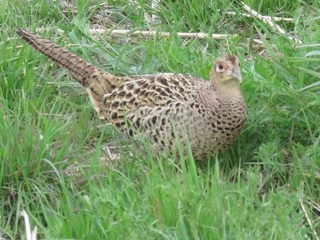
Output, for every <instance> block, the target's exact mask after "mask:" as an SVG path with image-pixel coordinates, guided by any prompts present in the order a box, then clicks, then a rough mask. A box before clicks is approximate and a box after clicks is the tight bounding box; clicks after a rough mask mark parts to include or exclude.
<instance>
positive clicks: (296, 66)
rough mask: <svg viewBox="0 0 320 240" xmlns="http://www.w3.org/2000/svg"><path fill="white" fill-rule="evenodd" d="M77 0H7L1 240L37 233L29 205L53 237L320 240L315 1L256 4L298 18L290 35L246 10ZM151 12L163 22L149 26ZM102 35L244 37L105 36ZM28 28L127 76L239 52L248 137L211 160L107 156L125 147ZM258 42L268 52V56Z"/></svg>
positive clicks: (198, 66)
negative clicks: (100, 31) (69, 1)
mask: <svg viewBox="0 0 320 240" xmlns="http://www.w3.org/2000/svg"><path fill="white" fill-rule="evenodd" d="M77 2H78V3H77V4H75V5H74V7H75V8H74V9H73V10H70V9H69V10H67V8H66V7H63V6H61V5H60V1H55V2H53V1H44V0H32V1H30V2H29V1H24V0H22V1H20V0H19V1H18V0H12V1H6V0H2V1H0V13H1V18H0V23H1V31H0V40H1V41H0V134H1V138H0V165H1V168H0V192H1V194H0V205H1V208H0V238H1V236H2V237H5V236H6V237H7V238H8V239H19V238H20V237H21V238H22V239H24V238H25V235H26V230H25V227H24V221H23V218H22V217H21V216H20V215H19V212H20V211H22V210H23V209H25V210H26V212H27V213H28V215H29V217H30V221H31V226H32V227H34V226H37V227H38V238H41V239H319V237H320V234H319V232H320V220H319V217H320V186H319V183H320V143H319V141H320V134H319V133H320V74H319V62H320V52H319V50H318V49H319V46H320V45H319V39H320V19H319V17H318V16H319V14H320V6H319V5H318V4H317V1H310V2H308V1H298V0H294V1H291V3H290V4H289V3H287V4H285V5H284V4H283V1H271V0H267V1H253V0H247V1H245V2H246V3H247V4H248V5H249V6H250V7H252V8H254V9H255V10H257V11H259V12H260V13H261V14H265V15H270V16H277V17H281V16H283V17H292V18H293V22H277V23H278V24H279V25H281V26H282V27H283V28H284V29H285V31H286V33H287V34H279V33H278V32H275V31H274V30H272V29H271V27H270V26H269V25H267V24H264V23H263V22H262V21H260V20H258V19H255V18H247V17H244V16H241V15H239V13H244V12H245V11H244V10H243V7H242V5H241V4H240V3H238V2H237V1H225V0H224V1H223V0H216V1H210V0H203V1H201V4H199V1H198V0H190V1H182V0H180V1H175V2H173V1H165V0H163V1H162V4H161V6H160V9H159V10H152V9H151V8H150V7H149V6H150V1H137V2H140V4H132V3H130V4H129V3H128V2H129V1H127V0H126V1H124V0H121V1H119V0H117V1H109V7H108V8H106V5H99V4H101V3H102V2H103V1H88V0H79V1H77ZM177 2H179V4H178V3H177ZM288 2H289V1H288ZM311 3H312V4H311ZM227 10H228V11H234V12H236V13H237V15H227V14H226V11H227ZM152 11H154V13H155V14H157V15H158V17H159V18H158V20H157V21H159V23H157V24H155V23H147V22H146V21H145V18H144V13H146V12H149V13H152ZM93 26H100V27H106V28H109V27H114V28H117V29H120V28H122V29H133V30H136V29H139V30H150V29H157V30H158V31H168V32H171V33H175V32H177V31H179V32H198V31H202V32H206V33H220V34H230V35H232V37H231V38H228V39H225V40H213V39H209V38H207V39H181V38H179V37H177V36H176V35H175V34H172V36H171V37H169V38H161V37H157V36H155V37H142V36H134V37H133V36H120V37H119V36H110V35H105V36H104V35H101V36H95V37H94V36H93V35H90V34H89V29H90V28H91V27H93ZM17 27H24V28H27V29H29V30H35V28H37V27H46V28H49V29H51V30H49V31H43V32H42V33H41V34H42V35H43V36H46V37H49V38H51V39H53V40H54V41H56V42H58V43H59V44H61V45H63V46H66V47H67V48H69V49H70V50H72V51H73V52H75V53H77V54H78V55H80V56H82V57H84V58H85V59H87V60H89V61H91V62H93V63H94V64H96V65H98V66H100V67H101V68H104V69H106V70H108V71H110V72H112V73H116V74H119V75H126V74H130V75H133V74H145V73H154V72H181V73H188V74H192V75H195V76H201V77H204V78H207V77H208V71H209V69H210V67H211V63H212V61H213V59H214V58H215V57H217V56H218V55H220V54H221V53H232V54H236V55H237V56H238V57H239V58H240V61H241V64H242V65H241V66H242V73H243V78H244V83H243V85H242V89H243V92H244V95H245V98H246V101H247V105H248V109H249V115H248V124H247V126H246V129H245V131H244V133H243V134H242V135H241V137H240V138H239V140H238V141H237V142H236V143H235V144H234V145H233V146H232V147H231V148H230V149H229V150H228V151H227V152H225V153H224V154H222V155H219V156H216V157H215V158H214V159H213V160H212V161H211V162H209V163H205V164H199V163H194V162H193V161H192V157H190V159H183V160H182V162H181V164H178V165H177V164H175V163H174V162H172V161H171V160H168V159H160V158H159V159H152V158H150V157H148V156H146V157H138V156H136V155H135V154H134V152H133V156H129V155H128V154H127V153H125V152H124V153H123V154H122V155H121V159H120V160H119V161H107V160H106V158H107V157H106V151H105V149H106V146H109V147H110V146H111V147H112V146H119V145H125V143H124V142H123V141H121V139H120V138H119V137H118V135H117V134H115V132H114V130H113V129H112V127H111V126H109V125H103V124H105V123H104V122H101V121H100V120H99V119H97V117H96V113H95V112H94V109H93V108H92V106H91V104H90V103H89V99H88V97H87V95H86V93H85V92H84V91H83V90H82V89H81V88H80V87H79V86H78V85H77V84H76V83H74V82H73V80H72V79H71V78H70V76H69V75H66V72H65V71H62V70H61V69H60V68H58V67H57V66H56V65H55V64H52V63H51V62H50V61H49V60H48V59H47V58H46V57H44V56H42V55H41V54H39V53H38V52H36V51H34V50H32V49H31V48H30V47H29V46H26V44H25V43H23V42H22V41H21V40H20V39H19V38H18V37H17V35H16V34H15V31H16V28H17ZM58 28H60V29H63V30H64V31H65V33H64V34H58V33H57V31H56V30H57V29H58ZM290 36H294V37H296V38H298V39H300V40H301V43H297V42H295V41H292V40H291V39H290V38H289V37H290ZM254 38H257V39H260V41H262V42H263V45H264V46H265V49H259V50H256V48H254V47H253V45H254V44H252V43H253V41H252V40H253V39H254ZM248 39H249V40H248ZM200 134H201V133H200ZM116 151H119V150H116ZM121 151H122V150H121Z"/></svg>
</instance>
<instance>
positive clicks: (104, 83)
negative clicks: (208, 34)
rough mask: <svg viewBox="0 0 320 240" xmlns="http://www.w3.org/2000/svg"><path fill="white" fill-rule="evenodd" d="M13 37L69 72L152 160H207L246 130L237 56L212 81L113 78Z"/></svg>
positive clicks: (58, 50)
mask: <svg viewBox="0 0 320 240" xmlns="http://www.w3.org/2000/svg"><path fill="white" fill-rule="evenodd" d="M17 33H18V34H19V35H20V36H21V38H22V39H23V40H24V41H26V42H27V43H28V44H29V45H31V46H32V47H33V48H35V49H36V50H38V51H39V52H41V53H43V54H44V55H46V56H47V57H48V58H50V59H51V60H53V61H55V62H56V63H57V64H59V65H60V66H61V67H63V68H66V69H67V70H68V71H69V73H70V74H71V75H72V77H73V78H74V79H75V80H76V81H78V82H79V83H80V84H81V85H82V86H83V87H84V88H85V89H86V91H87V92H88V94H89V97H90V100H91V102H92V103H93V106H94V108H95V110H96V111H97V113H98V115H99V117H100V118H101V119H104V120H107V121H108V122H110V123H112V125H113V126H114V127H115V129H116V130H117V131H118V132H119V133H120V134H121V135H122V136H123V137H124V138H126V139H128V140H130V141H131V142H132V143H134V144H135V145H136V146H137V147H138V149H141V150H143V151H147V150H148V151H150V152H151V153H152V155H154V156H157V155H161V154H163V153H165V154H171V155H174V156H176V157H179V156H181V154H182V155H183V156H186V155H188V153H190V151H191V152H192V154H193V157H194V159H195V160H198V161H203V160H208V159H209V158H210V156H211V155H212V153H218V152H222V151H224V150H225V149H226V148H227V147H229V146H230V145H231V144H232V143H233V142H234V141H235V140H236V138H237V137H238V136H239V135H240V133H241V131H242V129H243V128H244V125H245V122H246V115H247V108H246V104H245V101H244V98H243V95H242V92H241V90H240V83H241V82H242V77H241V73H240V69H239V68H240V64H239V60H238V58H237V57H235V56H232V55H223V56H221V57H219V58H217V59H216V61H215V62H214V63H213V66H212V68H211V71H210V81H206V80H204V79H201V78H197V77H192V76H189V75H184V74H174V73H158V74H150V75H140V76H115V75H113V74H111V73H108V72H106V71H103V70H101V69H99V68H97V67H95V66H94V65H92V64H90V63H89V62H87V61H85V60H83V59H82V58H80V57H78V56H76V55H75V54H73V53H71V52H69V51H67V50H65V49H63V48H62V47H60V46H58V45H56V44H55V43H53V42H51V41H49V40H47V39H45V38H43V37H41V36H40V35H38V34H34V33H32V32H29V31H27V30H24V29H19V30H18V32H17Z"/></svg>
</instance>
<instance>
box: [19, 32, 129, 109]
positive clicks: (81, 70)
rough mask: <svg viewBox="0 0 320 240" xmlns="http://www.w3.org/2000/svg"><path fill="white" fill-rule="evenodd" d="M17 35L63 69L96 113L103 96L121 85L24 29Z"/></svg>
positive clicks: (119, 81) (87, 63) (113, 77)
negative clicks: (78, 86)
mask: <svg viewBox="0 0 320 240" xmlns="http://www.w3.org/2000/svg"><path fill="white" fill-rule="evenodd" d="M17 33H18V35H20V36H21V38H22V39H23V40H24V41H26V42H27V43H28V44H29V45H31V46H32V47H33V48H35V49H36V50H38V51H39V52H41V53H43V54H44V55H46V56H47V57H48V58H50V59H51V60H53V61H54V62H56V63H57V64H58V65H60V66H61V67H63V68H66V69H67V70H68V71H69V72H70V74H71V75H72V76H73V78H74V79H75V80H76V81H78V82H79V83H80V84H81V85H82V86H83V87H85V88H86V90H87V91H88V93H89V96H90V99H91V101H92V102H93V104H94V105H95V108H96V110H97V111H98V112H100V111H101V101H102V99H103V95H104V94H107V93H110V92H111V91H112V90H113V89H115V88H116V87H118V86H119V85H121V84H122V83H123V78H121V77H116V76H114V75H112V74H110V73H107V72H105V71H102V70H100V69H99V68H97V67H95V66H94V65H92V64H91V63H89V62H87V61H85V60H84V59H82V58H80V57H78V56H76V55H75V54H73V53H71V52H69V51H67V50H65V49H63V48H62V47H60V46H59V45H57V44H55V43H53V42H51V41H49V40H47V39H45V38H43V37H41V36H40V35H38V34H34V33H32V32H29V31H27V30H25V29H21V28H20V29H18V31H17Z"/></svg>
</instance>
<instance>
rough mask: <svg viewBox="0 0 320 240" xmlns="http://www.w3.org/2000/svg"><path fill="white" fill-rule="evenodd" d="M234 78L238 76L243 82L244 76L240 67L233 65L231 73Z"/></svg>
mask: <svg viewBox="0 0 320 240" xmlns="http://www.w3.org/2000/svg"><path fill="white" fill-rule="evenodd" d="M231 76H232V78H236V79H238V80H239V82H242V76H241V72H240V69H239V68H238V67H233V68H232V74H231Z"/></svg>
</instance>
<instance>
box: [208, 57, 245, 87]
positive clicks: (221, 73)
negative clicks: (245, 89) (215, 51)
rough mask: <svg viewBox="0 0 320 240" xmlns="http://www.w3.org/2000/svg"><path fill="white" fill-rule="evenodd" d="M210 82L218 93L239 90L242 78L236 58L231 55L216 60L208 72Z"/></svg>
mask: <svg viewBox="0 0 320 240" xmlns="http://www.w3.org/2000/svg"><path fill="white" fill-rule="evenodd" d="M210 81H211V84H212V85H213V86H214V87H215V88H216V89H217V90H218V91H219V90H221V91H229V90H231V91H232V89H234V90H239V88H240V83H241V82H242V77H241V72H240V63H239V60H238V58H237V57H235V56H232V55H223V56H221V57H219V58H217V59H216V61H215V62H214V64H213V66H212V68H211V71H210Z"/></svg>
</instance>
